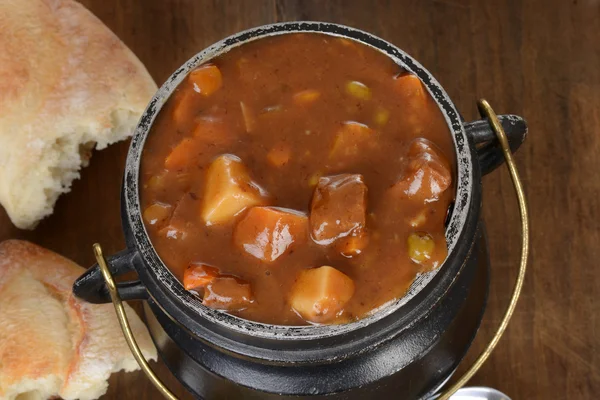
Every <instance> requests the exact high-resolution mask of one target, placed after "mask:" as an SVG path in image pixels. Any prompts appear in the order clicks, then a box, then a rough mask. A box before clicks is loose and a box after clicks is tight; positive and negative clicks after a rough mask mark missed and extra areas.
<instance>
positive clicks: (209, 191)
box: [141, 34, 454, 325]
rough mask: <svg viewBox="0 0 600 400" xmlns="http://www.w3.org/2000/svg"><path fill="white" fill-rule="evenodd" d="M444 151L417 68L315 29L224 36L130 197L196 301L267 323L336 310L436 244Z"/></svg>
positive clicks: (192, 79) (399, 292)
mask: <svg viewBox="0 0 600 400" xmlns="http://www.w3.org/2000/svg"><path fill="white" fill-rule="evenodd" d="M453 163H454V151H453V145H452V138H451V136H450V133H449V131H448V128H447V125H446V123H445V120H444V118H443V116H442V114H441V112H440V111H439V109H438V108H437V106H436V104H435V102H434V101H433V100H432V99H431V98H430V95H429V94H428V92H427V90H426V89H425V88H424V87H423V86H422V84H421V83H420V81H419V80H418V79H417V78H416V77H415V76H412V75H410V74H407V73H405V72H404V71H402V70H401V69H400V68H399V67H398V66H397V65H396V64H394V63H393V62H392V61H391V60H389V59H388V58H387V57H386V56H384V55H383V54H381V53H379V52H377V51H375V50H373V49H371V48H368V47H366V46H363V45H361V44H359V43H356V42H353V41H349V40H345V39H340V38H334V37H329V36H324V35H319V34H288V35H283V36H279V37H273V38H267V39H261V40H259V41H255V42H252V43H249V44H245V45H243V46H240V47H238V48H235V49H233V50H231V51H229V52H228V53H226V54H224V55H222V56H220V57H218V58H216V59H214V60H211V62H210V64H207V65H204V66H201V67H199V68H198V69H197V70H195V71H193V72H192V73H191V74H190V75H189V76H188V77H187V78H186V79H185V80H184V82H183V83H181V85H180V86H179V87H178V88H177V90H176V91H175V93H174V94H173V96H171V98H170V99H169V101H168V102H167V104H166V105H165V106H164V107H163V109H162V111H161V112H160V114H159V115H158V117H157V119H156V122H155V124H154V127H153V129H152V132H151V134H150V136H149V138H148V140H147V143H146V146H145V150H144V154H143V158H142V174H141V180H142V193H141V196H142V209H143V217H144V221H145V223H146V227H147V230H148V233H149V235H150V238H151V240H152V243H153V244H154V246H155V247H156V250H157V252H158V254H159V256H160V257H161V258H162V259H163V261H164V262H165V263H166V265H167V267H168V268H169V269H170V270H171V271H172V272H173V273H174V274H175V275H176V276H177V277H178V278H179V279H181V280H182V282H183V283H184V284H185V287H186V289H188V290H191V291H192V292H193V293H194V294H195V295H197V296H199V297H200V298H203V302H204V304H206V305H207V306H209V307H213V308H217V309H220V310H224V311H227V312H230V313H232V314H235V315H238V316H241V317H244V318H247V319H251V320H255V321H261V322H267V323H275V324H284V325H298V324H307V323H342V322H349V321H352V320H355V319H358V318H361V317H364V316H365V315H366V314H368V313H369V312H371V311H373V310H374V309H376V308H378V307H380V306H382V305H384V304H385V303H387V302H389V301H391V300H394V299H396V298H399V297H402V296H403V294H404V293H405V292H406V290H407V288H408V287H409V286H410V284H411V283H412V281H413V280H414V278H415V277H416V275H417V273H419V272H422V271H427V270H430V269H433V268H437V267H439V265H440V264H441V263H442V262H443V260H444V259H445V257H446V253H447V250H446V240H445V237H444V221H445V218H446V213H447V209H448V207H449V204H450V203H451V201H452V200H453V196H454V189H453V184H454V182H453V176H454V175H453V167H452V165H453Z"/></svg>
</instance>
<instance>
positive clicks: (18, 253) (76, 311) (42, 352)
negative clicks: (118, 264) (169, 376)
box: [0, 240, 156, 400]
mask: <svg viewBox="0 0 600 400" xmlns="http://www.w3.org/2000/svg"><path fill="white" fill-rule="evenodd" d="M84 271H85V270H84V269H83V268H81V267H80V266H78V265H77V264H75V263H74V262H72V261H70V260H68V259H66V258H64V257H61V256H59V255H58V254H56V253H53V252H51V251H49V250H46V249H43V248H41V247H39V246H36V245H34V244H32V243H29V242H25V241H19V240H8V241H5V242H2V243H0V399H6V400H12V399H15V398H17V396H19V397H18V399H19V400H25V399H29V400H33V399H47V398H50V397H53V396H60V397H62V398H63V399H67V400H68V399H82V400H85V399H95V398H97V397H99V396H101V395H102V394H104V393H105V392H106V389H107V387H108V383H107V382H106V381H107V379H108V377H109V376H110V374H111V373H113V372H116V371H119V370H121V369H124V370H125V371H132V370H135V369H137V368H138V365H137V363H136V361H135V359H134V358H133V355H132V354H131V352H130V350H129V347H128V346H127V343H126V342H125V339H124V338H123V334H122V332H121V329H120V327H119V322H118V320H117V317H116V313H115V311H114V309H113V306H112V304H101V305H97V304H89V303H86V302H83V301H81V300H79V299H78V298H76V297H75V296H74V295H73V294H72V292H71V286H72V284H73V282H74V281H75V279H76V278H77V277H78V276H79V275H80V274H81V273H82V272H84ZM125 307H126V309H127V315H128V316H129V321H130V323H131V328H132V329H133V333H134V336H135V337H136V339H137V342H138V344H139V345H140V347H141V348H142V352H143V354H144V355H145V357H146V359H153V360H155V359H156V349H155V348H154V345H153V343H152V340H151V338H150V335H149V334H148V331H147V330H146V327H145V325H144V324H143V323H142V322H141V321H140V319H139V317H138V316H137V315H136V313H135V312H134V311H133V310H132V309H131V308H129V306H125Z"/></svg>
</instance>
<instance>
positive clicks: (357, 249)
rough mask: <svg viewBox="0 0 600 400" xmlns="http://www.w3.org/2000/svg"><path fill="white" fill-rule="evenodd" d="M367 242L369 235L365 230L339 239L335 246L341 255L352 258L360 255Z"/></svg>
mask: <svg viewBox="0 0 600 400" xmlns="http://www.w3.org/2000/svg"><path fill="white" fill-rule="evenodd" d="M368 244H369V237H368V236H367V234H366V232H361V233H360V234H358V235H357V236H347V237H345V238H342V239H339V240H338V242H337V244H336V248H337V250H338V251H339V252H340V254H341V255H342V256H344V257H346V258H352V257H356V256H358V255H360V254H361V253H362V252H363V250H364V249H365V248H366V247H367V245H368Z"/></svg>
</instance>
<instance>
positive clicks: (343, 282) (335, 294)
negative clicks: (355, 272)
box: [290, 266, 354, 323]
mask: <svg viewBox="0 0 600 400" xmlns="http://www.w3.org/2000/svg"><path fill="white" fill-rule="evenodd" d="M353 294H354V282H353V281H352V279H350V278H349V277H348V276H346V275H345V274H344V273H342V272H340V271H338V270H337V269H335V268H333V267H329V266H323V267H319V268H313V269H307V270H304V271H302V272H300V275H299V276H298V278H297V280H296V282H295V283H294V286H293V287H292V292H291V296H290V305H291V306H292V309H294V311H296V312H297V313H298V314H300V316H301V317H302V318H304V319H305V320H307V321H311V322H319V323H323V322H330V321H332V320H334V319H335V318H336V317H337V316H338V315H339V314H340V313H341V312H342V311H343V308H344V306H345V305H346V303H347V302H348V301H349V300H350V298H352V295H353Z"/></svg>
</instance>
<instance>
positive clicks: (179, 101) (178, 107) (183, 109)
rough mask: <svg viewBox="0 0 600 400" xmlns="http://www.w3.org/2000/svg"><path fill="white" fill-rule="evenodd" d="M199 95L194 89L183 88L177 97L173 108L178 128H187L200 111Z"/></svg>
mask: <svg viewBox="0 0 600 400" xmlns="http://www.w3.org/2000/svg"><path fill="white" fill-rule="evenodd" d="M199 97H201V96H198V93H196V92H195V91H194V90H193V89H192V88H190V87H186V86H183V87H182V88H181V89H178V91H177V92H176V95H175V100H174V102H175V106H174V107H173V121H174V122H175V124H176V126H185V125H186V124H188V121H189V120H190V119H191V118H192V117H193V116H194V113H196V112H197V111H198V98H199Z"/></svg>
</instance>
